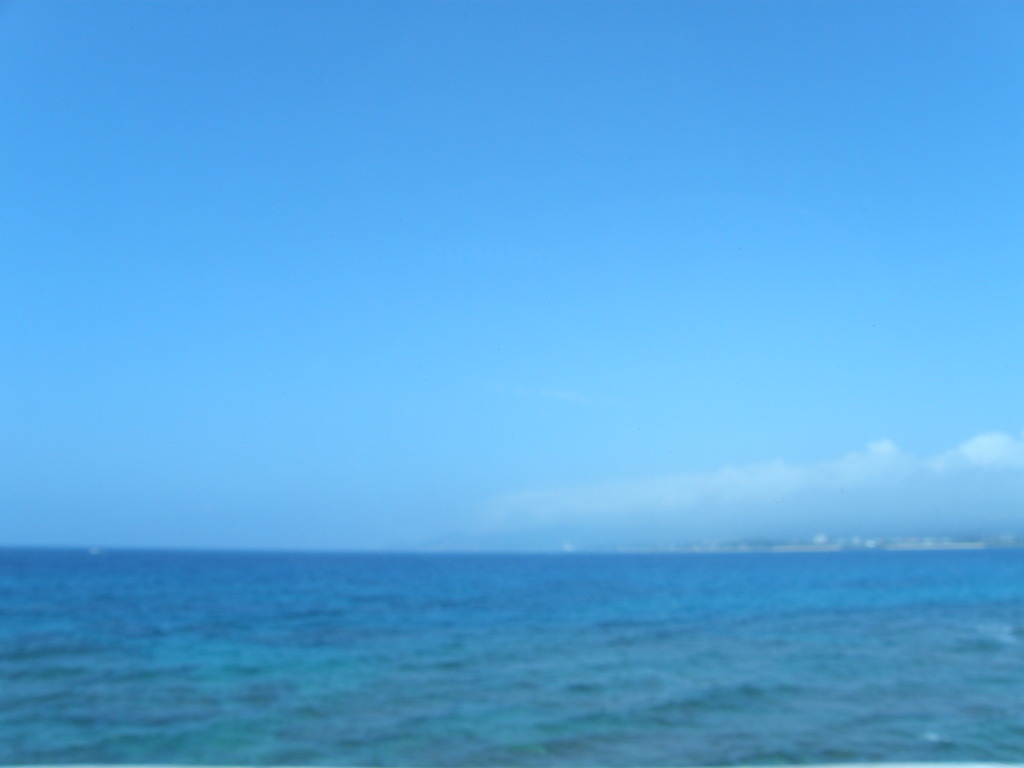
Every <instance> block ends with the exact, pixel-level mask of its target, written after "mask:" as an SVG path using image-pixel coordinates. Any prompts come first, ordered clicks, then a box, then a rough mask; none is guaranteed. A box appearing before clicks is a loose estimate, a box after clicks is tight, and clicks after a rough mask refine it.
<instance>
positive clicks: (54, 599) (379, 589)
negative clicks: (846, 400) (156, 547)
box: [0, 550, 1024, 766]
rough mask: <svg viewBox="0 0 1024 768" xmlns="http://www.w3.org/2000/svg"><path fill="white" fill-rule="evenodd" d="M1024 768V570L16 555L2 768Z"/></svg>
mask: <svg viewBox="0 0 1024 768" xmlns="http://www.w3.org/2000/svg"><path fill="white" fill-rule="evenodd" d="M1022 758H1024V551H1022V550H983V551H967V552H851V553H805V554H736V555H725V554H722V555H533V556H531V555H507V556H498V555H422V556H418V555H351V554H347V555H346V554H339V555H329V554H248V553H247V554H241V553H232V554H224V553H185V552H139V551H110V552H104V553H101V554H99V555H95V556H94V555H90V554H89V553H88V552H85V551H57V550H0V764H17V763H22V764H31V763H86V762H88V763H181V764H257V765H258V764H285V765H287V764H295V765H298V764H304V765H311V764H324V765H362V766H374V765H380V766H413V765H415V766H487V765H493V766H569V765H572V766H577V765H579V766H583V765H587V766H603V765H609V766H611V765H623V766H624V765H630V766H665V765H677V766H682V765H717V764H788V763H801V762H842V761H974V760H978V761H988V760H992V761H1021V760H1022Z"/></svg>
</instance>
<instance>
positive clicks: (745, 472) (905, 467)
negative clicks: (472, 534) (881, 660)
mask: <svg viewBox="0 0 1024 768" xmlns="http://www.w3.org/2000/svg"><path fill="white" fill-rule="evenodd" d="M484 527H485V528H486V529H487V531H488V532H489V534H490V535H493V536H500V535H502V534H506V535H510V536H512V537H515V538H519V539H530V538H531V537H530V535H529V534H530V533H531V532H532V533H535V534H537V535H538V536H539V537H540V538H545V537H544V536H543V535H542V534H545V533H547V534H557V535H558V536H560V537H563V538H566V537H568V538H573V537H575V538H577V539H579V540H580V541H581V542H583V543H590V544H594V545H602V546H607V545H609V544H611V543H614V542H618V543H622V544H645V543H648V542H649V540H651V539H652V538H657V539H658V541H660V542H664V541H665V538H666V537H669V538H671V539H672V540H673V541H677V542H683V541H692V540H698V539H706V538H723V537H740V536H804V535H813V534H814V533H818V532H827V533H830V534H832V535H872V536H879V535H882V536H884V535H914V534H920V535H950V534H957V533H993V532H1002V531H1004V530H1005V531H1019V532H1022V533H1024V436H1022V437H1013V436H1011V435H1008V434H1005V433H1001V432H991V433H986V434H981V435H977V436H975V437H972V438H971V439H969V440H967V441H965V442H963V443H961V444H960V445H958V446H956V447H955V448H953V449H952V450H949V451H945V452H943V453H940V454H937V455H933V456H914V455H912V454H908V453H905V452H903V451H901V450H900V449H899V448H898V447H897V446H896V445H895V444H894V443H892V442H891V441H889V440H879V441H876V442H873V443H870V444H869V445H868V446H867V447H866V448H865V449H863V450H860V451H855V452H852V453H849V454H846V455H845V456H843V457H841V458H838V459H834V460H831V461H823V462H819V463H814V464H792V463H789V462H785V461H770V462H765V463H757V464H748V465H743V466H735V467H734V466H727V467H722V468H720V469H717V470H713V471H708V472H683V473H678V474H672V475H663V476H659V477H652V478H645V479H637V480H629V481H623V482H612V483H602V484H598V485H591V486H583V487H575V488H561V489H553V490H543V491H527V492H522V493H515V494H510V495H506V496H502V497H499V498H496V499H493V500H492V501H491V502H490V503H489V504H488V506H487V509H486V513H485V520H484ZM538 540H539V539H538Z"/></svg>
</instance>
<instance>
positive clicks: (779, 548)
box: [619, 535, 1024, 554]
mask: <svg viewBox="0 0 1024 768" xmlns="http://www.w3.org/2000/svg"><path fill="white" fill-rule="evenodd" d="M1020 548H1024V537H1022V536H1009V535H1007V536H999V537H995V538H985V537H977V538H975V537H968V538H949V537H916V536H913V537H891V538H861V537H859V536H856V537H851V538H841V539H836V540H834V541H833V540H830V539H829V538H828V537H827V536H815V537H814V538H813V539H811V540H791V541H773V542H766V541H730V542H711V543H701V544H688V545H667V546H662V547H657V546H650V547H621V548H620V549H619V551H620V552H624V553H626V552H631V553H669V552H679V553H707V554H719V553H720V554H730V553H733V554H734V553H744V552H779V553H793V552H854V551H893V552H925V551H948V550H971V549H1020Z"/></svg>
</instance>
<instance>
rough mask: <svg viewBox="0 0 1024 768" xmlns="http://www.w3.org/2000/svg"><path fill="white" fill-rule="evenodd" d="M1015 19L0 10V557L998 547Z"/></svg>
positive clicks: (1022, 19)
mask: <svg viewBox="0 0 1024 768" xmlns="http://www.w3.org/2000/svg"><path fill="white" fill-rule="evenodd" d="M1022 40H1024V5H1021V4H1020V3H1017V2H1011V3H1002V2H998V1H997V0H990V1H988V2H984V3H975V2H967V1H966V0H964V1H963V2H953V3H947V2H937V1H934V0H929V1H928V2H866V1H865V2H799V3H787V2H781V1H780V2H769V3H765V2H753V3H744V2H724V1H722V0H715V1H714V2H711V1H709V2H703V3H702V2H686V3H683V2H680V3H669V2H645V3H639V2H629V3H627V2H622V3H611V2H587V3H582V2H539V3H538V2H530V3H527V2H515V3H504V2H435V3H430V2H427V3H423V2H418V3H400V2H383V3H376V2H374V3H371V2H351V3H343V2H330V3H327V2H324V3H318V2H280V3H261V2H247V3H243V2H202V3H200V2H184V1H182V0H175V1H174V2H145V3H130V2H116V3H102V2H48V1H46V0H44V1H42V2H8V3H4V4H3V5H0V249H2V250H0V260H2V273H0V274H2V278H0V544H10V545H22V544H27V545H36V544H39V545H101V546H103V545H106V546H197V547H288V548H317V549H362V548H410V547H411V548H421V547H425V548H474V547H489V548H505V547H508V548H522V547H527V548H540V549H556V548H559V547H561V546H562V544H563V542H572V543H574V544H576V545H578V546H582V547H586V546H593V547H606V546H617V545H634V544H636V545H643V544H662V543H670V542H687V541H692V540H697V539H701V538H708V537H710V538H715V537H732V536H755V535H757V536H810V535H814V534H817V533H827V534H831V535H848V534H860V535H865V536H877V535H890V534H897V533H921V534H933V535H934V534H950V533H958V532H997V531H1002V530H1015V531H1017V532H1021V533H1024V439H1022V429H1024V248H1022V246H1024V215H1022V211H1024V206H1022V203H1024V46H1022V45H1021V41H1022Z"/></svg>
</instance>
